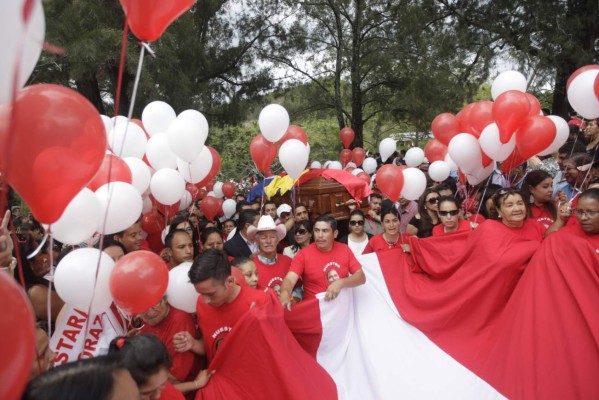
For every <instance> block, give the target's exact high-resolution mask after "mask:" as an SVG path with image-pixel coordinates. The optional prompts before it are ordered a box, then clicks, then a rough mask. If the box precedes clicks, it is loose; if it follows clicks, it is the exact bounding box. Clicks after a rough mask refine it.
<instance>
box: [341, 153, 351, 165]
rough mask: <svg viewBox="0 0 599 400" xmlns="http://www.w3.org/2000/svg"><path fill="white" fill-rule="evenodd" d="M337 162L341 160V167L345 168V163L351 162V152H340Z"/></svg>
mask: <svg viewBox="0 0 599 400" xmlns="http://www.w3.org/2000/svg"><path fill="white" fill-rule="evenodd" d="M339 160H341V164H343V166H344V167H345V166H346V165H347V163H348V162H350V161H351V150H350V149H343V150H341V152H340V153H339Z"/></svg>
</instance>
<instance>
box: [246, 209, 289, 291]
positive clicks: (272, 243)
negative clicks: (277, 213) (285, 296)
mask: <svg viewBox="0 0 599 400" xmlns="http://www.w3.org/2000/svg"><path fill="white" fill-rule="evenodd" d="M285 235H286V229H285V226H284V225H275V221H274V220H273V219H272V218H271V217H270V216H269V215H263V216H262V217H260V221H258V227H254V226H250V227H249V228H248V237H249V239H250V240H251V241H253V242H255V243H257V244H258V254H257V255H256V257H254V263H255V264H256V268H257V269H258V289H265V288H272V289H274V291H275V292H276V293H277V295H278V294H279V293H280V292H281V284H282V283H283V278H285V275H287V272H288V271H289V265H291V258H289V257H287V256H285V255H283V254H277V243H279V242H280V241H281V240H282V239H283V238H284V237H285Z"/></svg>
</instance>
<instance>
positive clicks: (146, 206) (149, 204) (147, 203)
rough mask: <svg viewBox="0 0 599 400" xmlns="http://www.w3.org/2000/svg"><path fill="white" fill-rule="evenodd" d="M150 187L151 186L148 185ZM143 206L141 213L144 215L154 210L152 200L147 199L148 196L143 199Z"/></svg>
mask: <svg viewBox="0 0 599 400" xmlns="http://www.w3.org/2000/svg"><path fill="white" fill-rule="evenodd" d="M148 186H150V185H149V184H148ZM142 204H143V205H142V208H141V212H142V213H144V214H145V213H147V212H148V211H150V210H151V209H152V207H153V204H152V200H150V198H149V197H147V196H146V197H144V198H143V203H142Z"/></svg>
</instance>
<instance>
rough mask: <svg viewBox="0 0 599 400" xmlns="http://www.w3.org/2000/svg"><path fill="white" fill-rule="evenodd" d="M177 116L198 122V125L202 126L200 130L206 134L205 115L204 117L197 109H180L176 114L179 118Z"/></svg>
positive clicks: (206, 122)
mask: <svg viewBox="0 0 599 400" xmlns="http://www.w3.org/2000/svg"><path fill="white" fill-rule="evenodd" d="M179 118H191V119H193V120H194V121H196V122H197V123H198V124H200V126H201V127H202V131H203V132H204V133H205V135H206V137H207V136H208V132H209V125H208V120H207V119H206V117H204V114H202V113H201V112H199V111H197V110H185V111H182V112H181V113H180V114H179V115H178V116H177V119H179Z"/></svg>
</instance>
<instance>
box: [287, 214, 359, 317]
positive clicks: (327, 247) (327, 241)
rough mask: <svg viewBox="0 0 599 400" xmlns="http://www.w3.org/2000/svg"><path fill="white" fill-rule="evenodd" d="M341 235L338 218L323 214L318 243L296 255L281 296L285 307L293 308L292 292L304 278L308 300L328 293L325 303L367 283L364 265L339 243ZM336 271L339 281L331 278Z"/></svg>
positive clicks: (316, 235) (317, 230)
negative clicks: (338, 238)
mask: <svg viewBox="0 0 599 400" xmlns="http://www.w3.org/2000/svg"><path fill="white" fill-rule="evenodd" d="M338 233H339V231H338V230H337V221H336V220H335V218H333V217H331V216H330V215H321V216H320V217H318V218H317V219H316V222H315V223H314V243H312V244H311V245H309V246H308V247H306V248H305V249H303V250H301V251H300V252H299V253H297V254H296V256H295V257H294V258H293V261H292V262H291V267H290V268H289V272H288V273H287V275H286V276H285V279H284V280H283V285H282V286H281V295H280V296H279V300H280V301H281V304H282V305H283V307H286V308H287V309H291V301H290V299H291V292H292V290H293V288H294V287H295V285H296V284H297V282H298V280H299V278H300V277H301V278H302V281H303V284H304V299H306V300H308V299H311V298H315V297H316V294H318V293H321V292H326V294H325V300H327V301H329V300H334V299H335V298H337V296H338V295H339V292H341V289H343V288H349V287H355V286H358V285H362V284H363V283H364V282H366V276H365V275H364V272H363V271H362V265H361V264H360V262H359V261H358V260H357V259H356V257H355V256H354V253H353V252H352V251H351V249H350V248H349V247H348V246H347V245H346V244H343V243H339V242H337V241H335V238H336V237H337V235H338ZM332 269H334V270H335V271H336V272H337V275H338V277H339V279H335V280H332V279H330V276H331V274H332V273H331V272H330V271H331V270H332ZM350 274H351V275H350Z"/></svg>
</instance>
